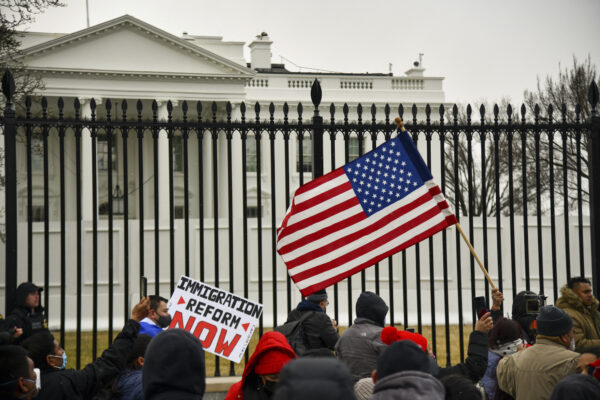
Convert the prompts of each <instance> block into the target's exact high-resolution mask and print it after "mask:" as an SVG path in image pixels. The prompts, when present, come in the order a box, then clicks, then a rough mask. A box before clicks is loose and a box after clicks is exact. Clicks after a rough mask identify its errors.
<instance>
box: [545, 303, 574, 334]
mask: <svg viewBox="0 0 600 400" xmlns="http://www.w3.org/2000/svg"><path fill="white" fill-rule="evenodd" d="M571 328H573V320H572V319H571V317H570V316H569V314H567V313H566V312H564V311H563V310H561V309H560V308H556V307H554V306H544V307H542V308H541V309H540V314H539V315H538V316H537V332H538V334H540V335H545V336H554V337H556V336H562V335H564V334H565V333H569V331H570V330H571Z"/></svg>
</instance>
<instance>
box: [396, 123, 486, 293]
mask: <svg viewBox="0 0 600 400" xmlns="http://www.w3.org/2000/svg"><path fill="white" fill-rule="evenodd" d="M394 121H395V122H396V125H398V130H399V131H400V132H405V131H406V129H405V128H404V124H403V123H402V118H400V117H396V118H395V120H394ZM456 229H458V231H459V232H460V235H461V236H462V238H463V239H464V240H465V243H467V246H469V250H471V254H473V257H475V260H477V264H479V268H481V271H482V272H483V274H484V275H485V278H486V279H487V281H488V282H489V283H490V285H491V286H492V289H496V285H494V282H493V281H492V278H491V277H490V275H489V274H488V272H487V270H486V269H485V267H484V266H483V263H482V262H481V260H480V259H479V257H478V256H477V253H476V252H475V249H474V248H473V246H471V242H469V239H468V238H467V235H465V233H464V232H463V230H462V228H461V226H460V224H459V223H458V222H457V223H456Z"/></svg>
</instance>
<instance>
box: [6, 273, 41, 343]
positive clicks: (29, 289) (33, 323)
mask: <svg viewBox="0 0 600 400" xmlns="http://www.w3.org/2000/svg"><path fill="white" fill-rule="evenodd" d="M36 291H37V292H41V291H42V289H41V288H38V287H37V286H36V285H34V284H33V283H31V282H24V283H21V284H20V285H19V287H18V288H17V294H16V301H15V308H14V309H13V310H12V311H11V312H10V314H9V315H8V316H7V317H6V321H5V322H4V326H5V327H6V328H7V329H10V328H12V327H14V326H16V327H17V328H21V329H23V334H22V335H21V336H19V337H18V338H17V339H13V342H14V343H15V344H19V343H21V342H22V341H23V340H24V339H27V338H28V337H30V336H31V335H34V334H36V333H39V332H44V331H45V332H47V331H48V322H47V320H46V314H45V313H44V311H45V309H44V307H42V302H41V298H40V305H38V306H37V307H36V308H35V309H32V308H29V307H27V306H26V305H25V300H26V299H27V296H28V295H29V294H30V293H33V292H36Z"/></svg>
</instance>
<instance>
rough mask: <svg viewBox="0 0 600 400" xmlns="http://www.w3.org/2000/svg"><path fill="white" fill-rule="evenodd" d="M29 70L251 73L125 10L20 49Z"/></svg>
mask: <svg viewBox="0 0 600 400" xmlns="http://www.w3.org/2000/svg"><path fill="white" fill-rule="evenodd" d="M22 61H23V62H24V64H25V65H27V66H28V67H29V68H30V69H33V70H40V71H44V72H57V73H69V72H73V73H78V74H81V73H90V74H95V75H104V74H116V75H120V76H124V75H140V76H144V75H148V76H153V77H157V76H163V75H164V76H165V77H173V76H184V77H208V78H211V77H213V78H238V79H239V78H242V79H246V78H251V77H252V76H254V73H253V72H252V71H251V70H250V69H248V68H246V67H245V66H243V65H240V64H237V63H236V62H233V61H231V60H229V59H226V58H224V57H221V56H219V55H217V54H215V53H213V52H210V51H208V50H206V49H204V48H202V47H199V46H197V45H194V44H191V43H189V41H186V40H183V39H181V38H178V37H177V36H174V35H171V34H170V33H168V32H165V31H163V30H161V29H158V28H156V27H155V26H152V25H150V24H147V23H145V22H143V21H140V20H138V19H137V18H134V17H132V16H129V15H124V16H122V17H119V18H116V19H113V20H110V21H107V22H104V23H101V24H98V25H94V26H92V27H90V28H87V29H83V30H81V31H78V32H74V33H72V34H68V35H65V36H62V37H58V38H55V39H51V40H48V41H45V42H43V43H39V44H37V45H34V46H31V47H29V48H26V49H23V55H22Z"/></svg>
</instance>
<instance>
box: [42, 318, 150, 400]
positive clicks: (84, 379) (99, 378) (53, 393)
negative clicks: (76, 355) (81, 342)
mask: <svg viewBox="0 0 600 400" xmlns="http://www.w3.org/2000/svg"><path fill="white" fill-rule="evenodd" d="M139 329H140V324H139V323H137V321H134V320H132V319H130V320H129V321H127V323H126V324H125V326H124V327H123V330H122V331H121V333H119V335H118V336H117V337H116V338H115V341H114V342H113V344H112V345H111V346H110V347H109V348H108V349H106V350H105V351H104V352H103V353H102V356H101V357H100V358H98V359H97V360H96V361H94V362H92V363H90V364H88V365H86V366H85V368H83V369H80V370H74V369H66V370H56V369H53V368H51V367H50V368H46V369H43V370H42V371H41V373H42V390H41V391H40V394H39V396H38V397H37V398H38V399H42V400H43V399H52V400H55V399H65V400H67V399H69V400H71V399H90V398H92V396H93V395H94V394H96V392H98V391H99V390H100V389H101V387H102V385H103V384H105V383H107V382H108V381H109V380H110V379H113V378H114V377H115V376H117V374H119V372H120V371H121V370H122V369H123V368H124V366H125V360H126V359H127V355H128V354H129V350H130V349H131V347H132V346H133V343H134V342H135V338H136V337H137V333H138V330H139Z"/></svg>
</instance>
